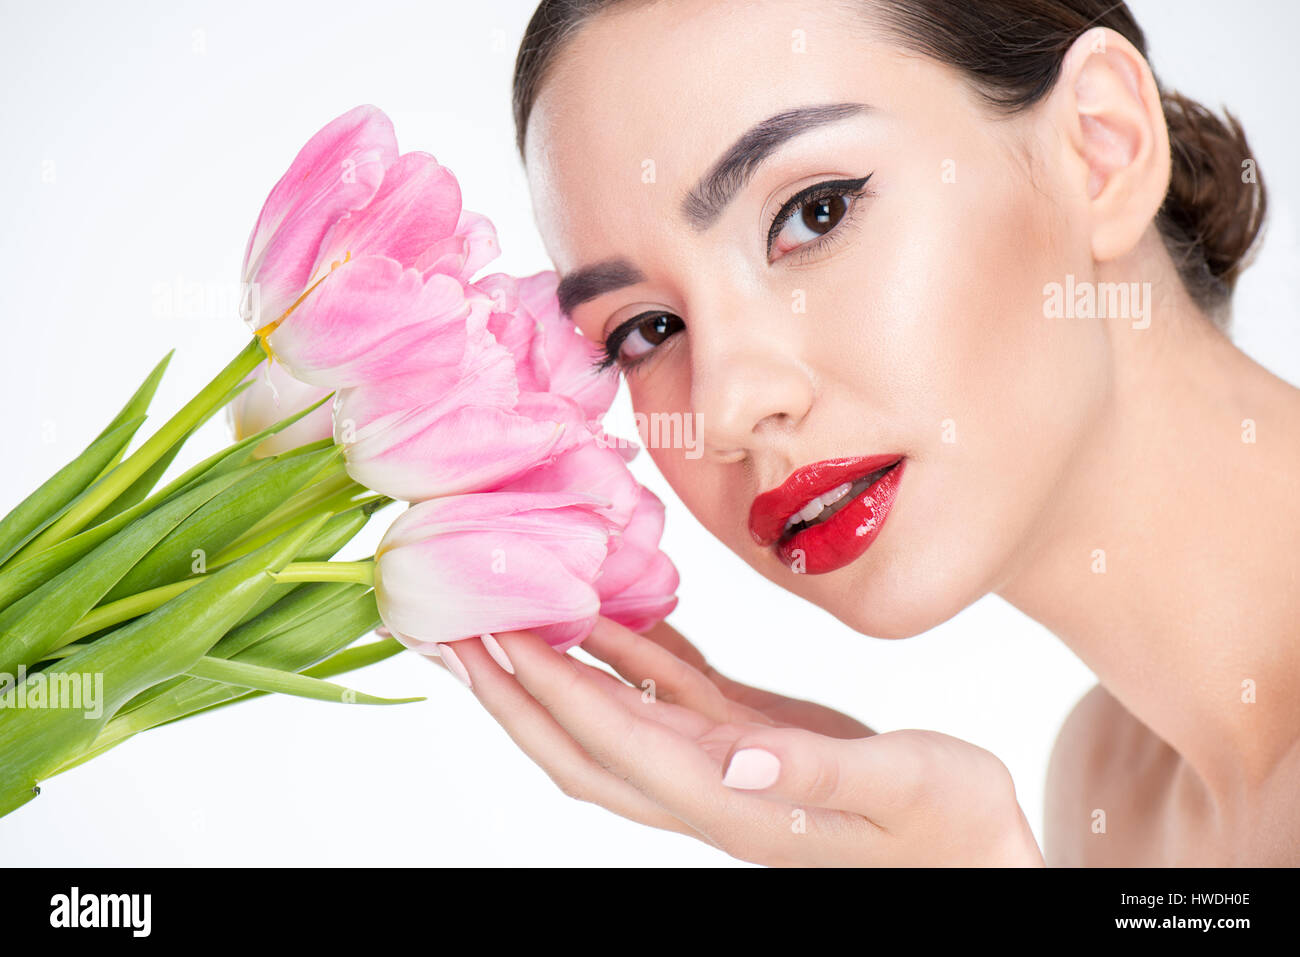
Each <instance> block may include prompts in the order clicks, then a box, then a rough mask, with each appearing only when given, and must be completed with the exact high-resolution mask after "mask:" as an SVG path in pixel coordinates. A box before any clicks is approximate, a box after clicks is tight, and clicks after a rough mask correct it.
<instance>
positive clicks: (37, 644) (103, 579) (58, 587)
mask: <svg viewBox="0 0 1300 957" xmlns="http://www.w3.org/2000/svg"><path fill="white" fill-rule="evenodd" d="M218 494H219V490H218V489H216V488H214V487H213V485H212V484H208V485H201V486H199V487H198V488H196V489H194V490H193V491H191V492H188V493H187V494H185V495H182V496H180V497H178V498H177V499H176V500H175V501H172V502H169V503H167V504H166V505H163V506H162V507H161V508H159V509H158V511H156V512H152V513H150V514H149V515H146V516H145V517H144V518H142V519H140V520H138V521H136V522H134V523H132V524H131V525H129V526H127V527H126V528H125V529H123V530H122V531H120V532H118V533H117V534H116V535H114V536H113V537H112V538H110V539H109V540H108V541H106V542H104V543H103V544H102V545H100V546H99V547H98V548H96V549H95V550H94V551H92V552H90V553H89V554H88V555H86V556H85V557H84V558H82V559H81V560H80V561H78V562H77V563H76V564H74V565H73V566H72V567H71V568H68V569H66V570H65V571H63V572H61V573H59V574H58V575H57V576H55V577H54V578H52V579H50V580H49V581H48V582H46V583H45V584H44V585H42V586H41V587H39V588H37V589H36V590H35V591H33V592H31V593H30V594H28V595H27V596H26V597H24V598H22V599H20V600H19V601H17V602H15V603H14V604H12V605H10V606H9V607H8V608H6V609H5V610H4V611H3V612H0V672H5V673H13V672H14V671H15V670H16V669H17V667H18V665H20V664H25V665H29V666H30V665H31V664H33V663H34V662H35V661H37V660H38V659H39V658H40V657H41V656H42V655H43V654H45V652H46V651H48V650H50V649H51V648H55V647H58V645H59V638H60V637H61V636H62V635H63V634H64V632H66V631H67V630H68V629H70V628H71V627H72V626H73V625H75V624H76V623H77V622H78V620H80V619H81V618H82V616H83V615H85V614H86V613H87V612H89V611H90V610H91V609H92V608H94V607H95V606H96V605H97V604H99V602H100V599H102V598H103V597H104V595H105V594H107V593H108V591H109V590H110V589H111V588H113V586H114V585H115V584H116V583H117V582H118V581H120V580H121V579H122V578H123V576H125V575H127V574H128V573H129V572H130V571H131V569H132V567H133V566H134V565H135V564H136V562H138V561H139V560H140V559H141V557H142V556H144V555H146V554H147V553H148V552H149V551H150V550H151V549H152V548H153V547H154V546H155V545H157V544H158V542H160V541H162V540H163V539H164V538H165V537H166V536H167V535H169V534H170V533H171V532H172V530H173V529H175V528H176V527H177V526H178V525H180V524H181V523H182V522H184V521H185V520H186V519H187V518H189V516H190V515H192V514H193V513H194V512H195V511H196V510H198V509H199V508H201V507H202V506H203V505H205V504H206V503H207V502H209V501H211V500H212V499H213V498H214V496H216V495H218Z"/></svg>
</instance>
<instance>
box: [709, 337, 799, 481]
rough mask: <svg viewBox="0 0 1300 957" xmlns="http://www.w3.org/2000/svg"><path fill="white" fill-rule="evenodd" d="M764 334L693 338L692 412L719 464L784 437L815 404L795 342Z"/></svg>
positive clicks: (789, 338)
mask: <svg viewBox="0 0 1300 957" xmlns="http://www.w3.org/2000/svg"><path fill="white" fill-rule="evenodd" d="M763 332H764V330H758V329H757V328H753V327H751V329H750V330H749V331H748V333H747V334H746V335H745V336H744V337H743V338H739V337H737V336H736V335H730V336H720V335H712V336H703V337H701V336H695V337H692V342H691V366H692V368H691V408H692V410H693V411H694V413H695V414H696V416H697V417H698V421H697V426H698V434H699V435H700V436H701V440H702V441H701V444H702V446H703V448H704V449H705V451H706V453H707V454H708V455H709V457H710V458H713V459H714V460H715V461H721V462H734V461H739V460H740V459H742V458H744V457H745V456H746V455H749V454H752V453H753V452H755V451H756V450H758V449H759V448H761V447H762V446H763V445H765V444H770V443H773V442H775V441H780V440H782V439H783V438H786V437H787V436H788V433H789V432H790V431H791V430H793V429H794V428H796V427H797V426H798V425H799V423H800V422H802V421H803V419H804V417H805V416H806V415H807V413H808V409H809V407H810V405H811V404H812V398H813V382H812V376H811V373H810V370H809V369H808V368H807V367H806V366H805V364H804V362H803V361H802V358H801V356H800V350H799V348H798V344H797V342H796V341H795V339H794V338H793V337H791V336H787V335H782V334H781V333H779V332H778V333H776V334H773V335H764V334H763Z"/></svg>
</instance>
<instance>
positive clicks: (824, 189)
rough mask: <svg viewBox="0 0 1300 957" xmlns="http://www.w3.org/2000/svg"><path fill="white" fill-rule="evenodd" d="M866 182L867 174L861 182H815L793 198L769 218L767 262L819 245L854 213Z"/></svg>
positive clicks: (857, 180) (855, 180)
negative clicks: (800, 248)
mask: <svg viewBox="0 0 1300 957" xmlns="http://www.w3.org/2000/svg"><path fill="white" fill-rule="evenodd" d="M869 179H871V174H870V173H868V174H867V175H866V176H863V177H861V178H860V179H850V180H832V181H829V182H823V183H817V184H815V185H813V186H810V187H808V188H807V189H805V190H802V191H800V192H799V193H796V194H795V195H794V196H792V197H791V198H790V199H789V200H788V201H787V202H786V204H785V205H784V206H782V207H781V210H780V212H778V213H777V214H776V216H774V217H773V218H772V225H771V227H770V228H769V230H768V234H767V253H768V259H769V260H775V259H780V258H781V257H782V256H783V255H785V254H786V253H788V252H790V251H791V250H794V249H798V248H799V247H801V246H814V245H820V243H821V240H822V239H823V238H824V237H826V236H827V235H829V234H830V233H831V232H833V231H834V230H835V228H836V227H837V226H839V225H840V224H841V223H842V222H844V220H845V219H847V218H848V217H849V216H850V215H852V214H853V213H854V212H855V210H854V207H855V205H856V204H857V202H858V199H859V198H860V197H861V196H862V195H863V194H864V193H865V192H866V184H867V180H869Z"/></svg>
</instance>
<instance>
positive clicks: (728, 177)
mask: <svg viewBox="0 0 1300 957" xmlns="http://www.w3.org/2000/svg"><path fill="white" fill-rule="evenodd" d="M869 109H870V107H869V106H867V105H866V104H865V103H826V104H822V105H820V106H801V107H797V108H795V109H792V110H785V111H783V112H781V113H776V114H774V115H772V116H769V117H768V118H767V119H765V120H762V121H761V122H759V123H756V124H754V126H752V127H750V129H749V130H748V131H746V132H745V133H743V134H741V136H740V138H739V139H737V140H736V142H734V143H733V144H731V147H730V148H729V149H728V150H727V151H726V152H725V153H723V154H722V156H721V157H720V158H719V159H718V161H717V162H716V163H714V164H713V168H712V169H710V170H709V171H708V172H707V173H705V174H704V175H703V176H701V177H700V181H699V182H698V183H696V184H695V187H694V188H693V189H692V190H691V191H690V192H688V193H687V194H686V195H685V196H684V197H683V198H682V216H683V218H684V219H685V220H686V221H687V222H688V223H690V224H691V225H692V226H693V227H695V229H696V230H698V231H700V232H703V231H704V230H706V229H708V228H709V227H710V226H712V225H713V224H714V222H716V221H717V218H718V217H719V216H720V215H722V211H723V210H724V209H726V207H727V204H728V203H730V202H731V200H732V199H733V198H734V197H735V195H736V193H738V192H740V190H742V189H744V187H745V184H746V183H748V182H749V180H750V178H751V177H753V175H754V173H756V172H757V171H758V168H759V167H760V166H762V165H763V162H764V161H765V160H766V159H767V158H768V157H769V156H771V155H772V153H774V152H776V149H777V147H779V146H781V144H783V143H785V142H786V141H787V140H791V139H794V138H795V137H796V136H799V135H800V134H801V133H807V132H808V131H809V130H813V129H816V128H817V127H820V126H825V125H826V124H827V123H834V122H837V121H839V120H843V119H847V118H849V117H850V116H856V115H858V114H859V113H864V112H866V111H867V110H869Z"/></svg>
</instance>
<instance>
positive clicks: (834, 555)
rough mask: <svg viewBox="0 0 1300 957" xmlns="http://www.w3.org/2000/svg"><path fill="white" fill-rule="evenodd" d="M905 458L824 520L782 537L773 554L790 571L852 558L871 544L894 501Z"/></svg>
mask: <svg viewBox="0 0 1300 957" xmlns="http://www.w3.org/2000/svg"><path fill="white" fill-rule="evenodd" d="M905 465H906V460H904V459H899V460H898V462H897V464H895V465H894V466H893V468H890V469H889V470H888V471H886V472H885V474H884V475H882V476H880V477H879V478H878V479H876V480H875V481H874V482H872V483H871V484H870V485H869V486H867V488H866V489H864V490H863V491H862V492H860V493H859V494H858V495H857V496H855V497H854V498H853V500H852V501H850V502H849V503H848V504H847V505H845V506H844V507H843V508H841V509H840V510H839V511H837V512H836V513H835V514H834V515H832V516H831V517H830V518H828V519H826V521H824V522H819V523H818V524H816V525H810V526H809V527H808V528H804V529H801V530H800V531H797V532H795V533H794V534H793V535H791V536H789V537H788V538H783V539H781V540H780V541H779V542H777V544H776V555H777V557H778V558H779V559H780V560H781V562H782V564H784V565H785V566H786V567H787V568H789V569H790V570H791V571H793V572H796V573H802V574H806V575H820V574H823V573H825V572H833V571H835V570H836V569H837V568H843V567H844V566H845V565H848V564H849V563H850V562H853V561H856V560H857V559H858V558H859V557H860V556H861V555H862V553H863V552H865V551H866V550H867V549H868V548H870V547H871V545H872V543H873V542H874V541H875V540H876V536H877V535H879V534H880V530H881V528H882V527H884V524H885V519H886V518H888V517H889V511H890V509H891V508H892V507H893V505H894V497H895V496H896V495H897V494H898V484H899V482H901V481H902V479H903V468H904V467H905Z"/></svg>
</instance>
